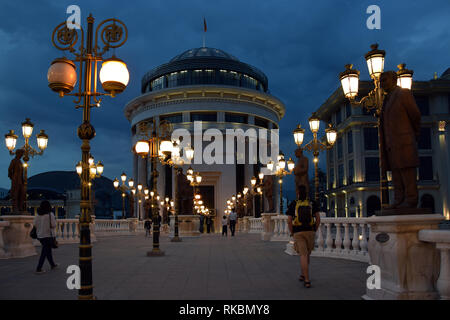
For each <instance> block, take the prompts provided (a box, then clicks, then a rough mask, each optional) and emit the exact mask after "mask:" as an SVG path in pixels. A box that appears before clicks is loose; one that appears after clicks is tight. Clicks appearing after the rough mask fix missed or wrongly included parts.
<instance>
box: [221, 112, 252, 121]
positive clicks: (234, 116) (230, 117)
mask: <svg viewBox="0 0 450 320" xmlns="http://www.w3.org/2000/svg"><path fill="white" fill-rule="evenodd" d="M225 121H226V122H237V123H248V116H247V115H245V114H239V113H225Z"/></svg>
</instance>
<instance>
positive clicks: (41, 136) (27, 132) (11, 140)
mask: <svg viewBox="0 0 450 320" xmlns="http://www.w3.org/2000/svg"><path fill="white" fill-rule="evenodd" d="M33 128H34V124H33V123H32V122H31V121H30V119H29V118H26V119H25V121H24V122H22V135H23V138H24V140H25V143H24V145H23V146H22V147H21V148H18V149H17V150H23V161H24V163H23V181H24V191H23V193H24V195H25V198H24V203H23V204H22V206H23V207H22V208H15V202H14V201H13V203H12V205H13V212H17V211H22V210H24V211H27V185H28V161H30V156H31V157H34V156H36V155H39V156H40V155H42V154H43V153H44V150H45V149H46V148H47V144H48V136H47V134H46V133H45V132H44V130H41V132H39V133H38V134H37V135H36V141H37V145H38V148H39V151H37V150H36V149H34V148H33V147H32V146H31V145H30V138H31V135H32V134H33ZM17 138H18V136H17V135H16V134H14V130H9V132H8V133H7V134H5V144H6V148H7V149H8V151H9V154H10V155H15V151H14V149H15V148H16V144H17ZM19 209H20V210H19Z"/></svg>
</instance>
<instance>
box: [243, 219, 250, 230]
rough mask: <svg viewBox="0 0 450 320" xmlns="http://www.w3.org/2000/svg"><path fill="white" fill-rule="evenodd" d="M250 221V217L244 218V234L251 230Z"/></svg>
mask: <svg viewBox="0 0 450 320" xmlns="http://www.w3.org/2000/svg"><path fill="white" fill-rule="evenodd" d="M248 219H250V217H243V218H242V232H246V233H248V231H249V230H250V221H249V220H248Z"/></svg>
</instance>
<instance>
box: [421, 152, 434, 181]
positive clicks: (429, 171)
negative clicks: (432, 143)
mask: <svg viewBox="0 0 450 320" xmlns="http://www.w3.org/2000/svg"><path fill="white" fill-rule="evenodd" d="M419 160H420V166H419V180H433V158H432V157H419Z"/></svg>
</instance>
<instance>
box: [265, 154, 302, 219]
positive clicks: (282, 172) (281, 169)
mask: <svg viewBox="0 0 450 320" xmlns="http://www.w3.org/2000/svg"><path fill="white" fill-rule="evenodd" d="M294 166H295V163H294V161H292V159H291V158H289V160H288V161H287V168H288V169H287V170H286V169H285V168H286V160H285V159H284V154H283V152H280V154H279V155H278V156H277V162H276V163H274V162H273V161H269V163H267V169H268V170H269V171H270V172H271V173H272V174H274V175H275V176H277V178H278V184H279V185H280V214H283V177H284V176H286V175H288V174H291V173H292V170H294Z"/></svg>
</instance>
